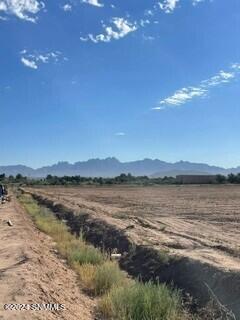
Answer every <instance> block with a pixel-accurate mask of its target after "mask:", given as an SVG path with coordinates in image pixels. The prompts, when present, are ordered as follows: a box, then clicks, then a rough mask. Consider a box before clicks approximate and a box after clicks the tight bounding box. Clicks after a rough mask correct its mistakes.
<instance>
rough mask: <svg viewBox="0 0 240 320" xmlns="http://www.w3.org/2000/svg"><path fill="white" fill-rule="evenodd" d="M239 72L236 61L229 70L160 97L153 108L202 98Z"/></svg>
mask: <svg viewBox="0 0 240 320" xmlns="http://www.w3.org/2000/svg"><path fill="white" fill-rule="evenodd" d="M239 74H240V64H238V63H236V64H233V65H232V66H231V67H230V70H229V71H223V70H221V71H219V72H218V73H217V74H216V75H215V76H213V77H211V78H209V79H207V80H203V81H201V82H200V84H199V85H198V86H188V87H185V88H181V89H179V90H177V91H175V92H174V93H173V94H172V95H171V96H169V97H167V98H165V99H162V100H161V101H160V102H159V104H158V106H156V107H154V108H152V109H153V110H163V109H165V108H166V107H178V106H181V105H183V104H185V103H187V102H189V101H191V100H193V99H194V98H204V97H206V96H207V94H208V93H209V92H210V90H211V89H212V88H213V87H217V86H220V85H223V84H227V83H229V82H230V81H232V80H234V79H235V78H236V77H237V76H238V75H239Z"/></svg>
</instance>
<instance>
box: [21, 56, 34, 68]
mask: <svg viewBox="0 0 240 320" xmlns="http://www.w3.org/2000/svg"><path fill="white" fill-rule="evenodd" d="M21 61H22V63H23V64H24V65H25V66H26V67H28V68H31V69H35V70H36V69H37V68H38V66H37V64H36V62H35V61H33V60H29V59H27V58H24V57H22V58H21Z"/></svg>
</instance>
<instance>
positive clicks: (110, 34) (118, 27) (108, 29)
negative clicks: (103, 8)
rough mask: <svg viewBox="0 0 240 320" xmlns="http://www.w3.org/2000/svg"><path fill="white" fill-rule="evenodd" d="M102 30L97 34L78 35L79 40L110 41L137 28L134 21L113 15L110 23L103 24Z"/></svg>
mask: <svg viewBox="0 0 240 320" xmlns="http://www.w3.org/2000/svg"><path fill="white" fill-rule="evenodd" d="M103 27H104V31H103V33H100V34H98V35H95V36H94V35H93V34H88V36H87V37H80V40H81V41H89V40H90V41H92V42H94V43H98V42H110V41H112V40H119V39H121V38H123V37H125V36H126V35H128V34H129V33H131V32H134V31H136V30H137V29H138V25H137V23H136V22H133V23H132V22H130V21H128V20H127V19H124V18H119V17H114V18H112V19H111V25H110V26H106V25H105V24H103Z"/></svg>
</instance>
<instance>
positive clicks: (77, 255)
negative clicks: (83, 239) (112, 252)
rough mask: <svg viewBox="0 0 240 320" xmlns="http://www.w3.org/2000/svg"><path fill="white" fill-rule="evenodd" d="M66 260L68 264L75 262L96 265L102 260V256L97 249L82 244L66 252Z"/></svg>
mask: <svg viewBox="0 0 240 320" xmlns="http://www.w3.org/2000/svg"><path fill="white" fill-rule="evenodd" d="M67 258H68V261H69V263H70V264H72V263H74V262H77V263H79V264H80V265H81V264H92V265H98V264H101V263H103V262H104V256H103V254H102V253H101V251H99V250H98V249H96V248H94V247H92V246H90V245H86V244H85V245H83V246H80V247H79V248H76V249H73V250H71V251H70V252H69V253H68V257H67Z"/></svg>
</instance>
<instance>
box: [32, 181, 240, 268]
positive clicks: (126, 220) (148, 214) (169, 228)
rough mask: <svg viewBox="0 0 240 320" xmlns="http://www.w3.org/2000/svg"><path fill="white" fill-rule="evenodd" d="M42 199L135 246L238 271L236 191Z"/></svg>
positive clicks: (49, 193) (64, 192)
mask: <svg viewBox="0 0 240 320" xmlns="http://www.w3.org/2000/svg"><path fill="white" fill-rule="evenodd" d="M34 192H37V193H38V194H40V195H42V196H43V197H48V198H51V199H52V200H54V201H56V202H60V203H63V204H66V205H68V206H70V207H72V208H73V209H74V210H75V211H77V210H78V211H82V212H87V213H91V215H92V216H93V217H97V218H101V219H103V220H105V221H106V222H108V223H110V224H113V225H115V226H117V227H118V228H119V229H120V230H125V231H126V233H127V234H128V236H129V237H130V238H131V239H133V241H134V242H135V243H137V244H141V245H150V246H152V247H154V248H156V249H158V248H159V249H163V248H164V249H165V250H167V251H168V252H169V253H170V254H174V255H178V256H181V257H188V258H191V259H193V260H196V261H200V262H202V263H207V264H209V265H212V266H214V267H217V268H220V269H223V270H224V271H234V272H238V271H239V270H240V186H234V185H224V186H218V185H204V186H198V185H194V186H193V185H191V186H157V187H129V186H114V187H43V188H37V189H34Z"/></svg>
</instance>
